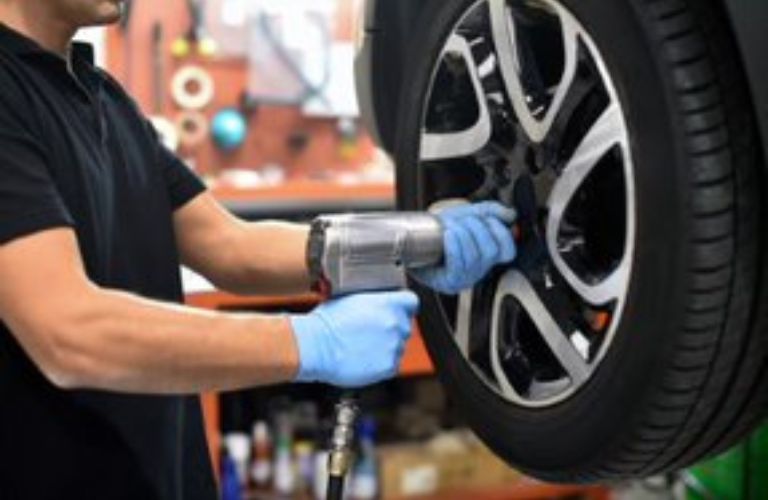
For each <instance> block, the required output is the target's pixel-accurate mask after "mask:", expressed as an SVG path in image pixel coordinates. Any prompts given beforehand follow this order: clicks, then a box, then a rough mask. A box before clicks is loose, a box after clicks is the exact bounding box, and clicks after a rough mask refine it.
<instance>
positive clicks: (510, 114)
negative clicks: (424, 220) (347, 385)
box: [394, 0, 768, 482]
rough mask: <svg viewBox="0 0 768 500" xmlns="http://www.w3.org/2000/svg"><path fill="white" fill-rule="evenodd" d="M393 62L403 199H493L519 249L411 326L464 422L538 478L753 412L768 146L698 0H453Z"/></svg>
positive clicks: (744, 421) (720, 21) (663, 443)
mask: <svg viewBox="0 0 768 500" xmlns="http://www.w3.org/2000/svg"><path fill="white" fill-rule="evenodd" d="M422 21H423V22H422V23H421V25H423V26H425V30H424V32H423V33H421V34H418V35H416V36H414V37H413V39H412V40H411V44H412V47H413V50H412V52H411V54H410V59H409V60H408V61H406V71H405V74H406V75H407V76H408V81H409V91H408V92H407V95H405V96H404V97H403V100H402V102H401V103H400V105H401V110H403V112H402V114H401V117H400V122H399V126H398V131H397V138H396V144H395V152H394V156H395V159H396V163H397V176H398V198H399V199H398V201H399V205H400V207H401V208H403V209H409V210H413V209H425V208H435V207H438V206H440V205H444V204H449V203H455V202H456V201H457V200H459V201H462V202H465V201H480V200H488V199H493V200H499V201H501V202H502V203H505V204H507V205H510V206H514V207H515V208H516V209H517V211H518V221H517V224H516V225H515V227H514V228H511V230H513V231H514V232H515V236H516V238H517V240H518V243H519V256H518V259H517V260H516V262H515V263H514V264H513V265H511V266H504V267H500V268H498V269H496V270H494V272H493V273H492V274H491V275H490V276H489V277H487V279H485V280H484V281H483V282H481V283H480V284H478V285H477V286H476V287H475V288H474V289H473V290H467V291H466V292H465V293H463V294H461V295H460V296H458V297H450V296H444V295H439V294H436V293H434V292H430V291H428V290H425V289H422V288H419V287H418V285H416V284H415V285H414V286H415V287H417V288H418V289H419V292H420V294H421V297H422V299H423V303H424V307H423V313H422V315H421V317H420V321H421V326H422V330H423V332H424V336H425V339H426V342H427V345H428V348H429V351H430V353H431V356H432V358H433V360H434V362H435V365H436V367H437V370H438V373H439V376H440V377H441V379H442V381H443V382H444V384H445V386H446V387H447V391H448V393H449V395H450V397H451V398H452V399H453V400H454V401H455V402H456V403H457V404H458V406H459V407H460V408H461V409H463V410H464V413H465V415H466V418H467V420H468V422H469V424H470V425H471V426H472V428H473V429H474V430H475V431H476V432H477V434H478V435H479V436H480V437H481V438H482V439H483V440H484V441H485V442H486V443H487V444H488V445H489V446H490V447H491V448H492V449H493V450H494V451H495V452H497V453H498V454H499V455H500V456H502V457H503V458H505V459H506V460H508V461H509V462H510V463H511V464H513V465H515V466H517V467H519V468H521V469H522V470H524V471H526V472H528V473H530V474H533V475H535V476H538V477H540V478H542V479H546V480H552V481H568V482H574V481H595V480H604V479H614V478H627V477H638V476H647V475H650V474H655V473H659V472H662V471H669V470H674V469H678V468H681V467H684V466H686V465H688V464H691V463H692V462H695V461H697V460H699V459H701V458H702V457H705V456H708V455H711V454H713V453H716V452H718V451H721V450H723V449H724V448H726V447H728V446H729V445H730V444H732V443H734V442H735V441H736V440H738V439H740V438H742V437H743V436H744V435H745V433H746V432H748V431H749V430H750V429H752V428H753V427H754V426H755V425H756V424H757V423H759V422H760V420H761V418H762V417H763V410H764V408H765V406H766V405H765V402H766V397H767V396H768V394H767V391H768V384H766V380H765V379H766V352H767V351H766V337H765V335H764V334H763V329H764V328H765V313H766V306H765V304H766V300H765V297H764V295H763V294H762V293H761V292H760V284H761V282H762V281H763V276H762V273H761V270H762V269H763V266H762V265H761V261H762V255H763V254H764V247H763V235H764V234H766V228H765V226H764V217H763V207H762V204H761V198H760V195H761V194H762V190H763V185H762V182H763V178H762V170H761V165H762V163H761V151H760V148H759V144H758V142H757V139H756V134H755V124H754V117H753V114H752V110H751V104H750V101H749V93H748V89H747V88H746V84H745V81H744V79H743V75H742V68H741V67H740V64H739V62H738V58H737V57H736V53H737V52H736V51H735V48H734V44H733V41H732V38H731V34H730V33H729V31H728V28H727V24H726V21H725V16H724V13H723V12H722V9H721V8H719V6H718V4H717V3H716V2H714V1H709V0H695V1H694V0H612V1H609V2H606V1H599V0H578V1H577V0H527V1H512V0H481V1H475V0H446V1H444V2H437V4H436V6H435V7H433V8H431V9H430V10H429V11H428V12H425V13H424V17H423V19H422Z"/></svg>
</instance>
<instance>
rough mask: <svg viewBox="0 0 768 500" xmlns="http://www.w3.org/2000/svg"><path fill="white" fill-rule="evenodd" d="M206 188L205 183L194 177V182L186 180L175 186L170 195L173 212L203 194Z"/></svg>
mask: <svg viewBox="0 0 768 500" xmlns="http://www.w3.org/2000/svg"><path fill="white" fill-rule="evenodd" d="M206 189H207V188H206V187H205V185H204V184H203V183H202V182H199V181H197V180H196V179H195V182H186V183H184V184H183V185H182V186H177V187H176V189H175V190H174V192H173V194H172V196H171V208H172V209H173V211H174V212H175V211H176V210H178V209H180V208H182V207H183V206H184V205H186V204H187V203H189V202H190V201H192V200H193V199H195V198H197V197H198V196H199V195H201V194H203V193H204V192H205V191H206Z"/></svg>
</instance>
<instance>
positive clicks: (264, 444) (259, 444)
mask: <svg viewBox="0 0 768 500" xmlns="http://www.w3.org/2000/svg"><path fill="white" fill-rule="evenodd" d="M252 438H253V461H252V463H251V482H252V484H253V486H254V488H255V489H257V490H268V489H269V488H270V486H271V483H272V438H271V437H270V435H269V427H268V426H267V423H266V422H263V421H257V422H256V423H254V424H253V435H252Z"/></svg>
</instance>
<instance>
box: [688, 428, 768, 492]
mask: <svg viewBox="0 0 768 500" xmlns="http://www.w3.org/2000/svg"><path fill="white" fill-rule="evenodd" d="M688 473H689V476H688V481H687V482H688V485H689V487H688V499H689V500H708V499H717V500H758V499H768V426H764V427H761V428H760V429H758V430H757V431H755V432H754V433H753V434H752V435H751V436H750V437H749V438H748V439H747V440H746V441H744V442H743V443H741V444H739V445H738V446H736V447H734V448H732V449H730V450H729V451H727V452H725V453H724V454H722V455H720V456H718V457H716V458H713V459H711V460H709V461H707V462H704V463H701V464H699V465H697V466H696V467H694V468H692V469H690V470H689V471H688Z"/></svg>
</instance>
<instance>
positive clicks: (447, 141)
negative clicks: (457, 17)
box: [421, 34, 493, 161]
mask: <svg viewBox="0 0 768 500" xmlns="http://www.w3.org/2000/svg"><path fill="white" fill-rule="evenodd" d="M448 53H451V54H455V55H458V56H460V57H461V58H462V59H463V61H464V63H465V64H466V66H467V69H468V72H469V77H470V79H471V80H472V88H473V89H474V94H475V97H476V98H477V106H478V110H479V114H478V115H479V116H478V119H477V121H476V122H475V123H474V124H473V125H472V126H470V127H469V128H467V129H466V130H461V131H457V132H447V133H429V132H425V133H424V134H422V138H421V160H422V161H435V160H444V159H448V158H460V157H462V156H469V155H471V154H473V153H476V152H478V151H480V150H481V149H482V148H483V147H484V146H485V145H486V144H488V141H489V139H490V138H491V133H492V132H493V125H492V123H491V117H490V113H489V111H488V102H487V100H486V96H485V92H484V90H483V85H482V82H481V79H482V77H483V73H481V72H486V71H488V70H487V67H486V66H487V65H488V64H492V61H491V60H490V59H486V60H485V61H483V62H481V64H480V66H478V63H477V62H475V59H474V56H473V55H472V49H471V47H470V45H469V42H468V41H467V39H466V38H464V37H462V36H459V35H457V34H453V35H451V37H450V38H449V39H448V43H447V44H446V47H445V49H444V51H443V56H442V57H444V56H445V55H446V54H448ZM489 61H490V62H489Z"/></svg>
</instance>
